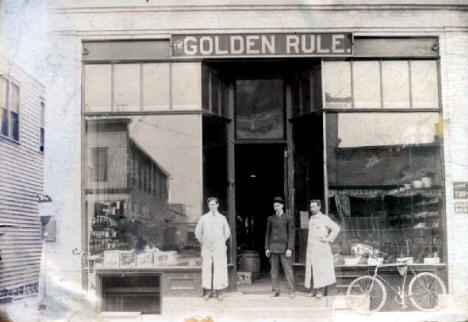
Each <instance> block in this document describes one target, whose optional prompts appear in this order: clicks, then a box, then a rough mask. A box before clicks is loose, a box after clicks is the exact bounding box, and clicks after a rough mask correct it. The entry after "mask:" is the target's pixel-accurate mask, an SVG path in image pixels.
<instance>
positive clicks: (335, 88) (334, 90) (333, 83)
mask: <svg viewBox="0 0 468 322" xmlns="http://www.w3.org/2000/svg"><path fill="white" fill-rule="evenodd" d="M323 82H324V87H325V107H329V108H341V107H351V106H352V97H351V65H350V63H349V62H342V61H325V62H323Z"/></svg>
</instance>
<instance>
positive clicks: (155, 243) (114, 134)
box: [85, 115, 202, 267]
mask: <svg viewBox="0 0 468 322" xmlns="http://www.w3.org/2000/svg"><path fill="white" fill-rule="evenodd" d="M85 148H86V160H87V161H86V165H87V169H88V171H87V175H86V184H85V196H86V205H87V207H86V209H87V216H88V231H89V252H90V254H92V255H97V256H103V259H104V264H103V265H104V266H109V265H110V266H112V265H114V264H115V263H114V264H111V263H112V256H114V257H116V258H114V262H115V260H116V261H117V263H118V264H115V265H120V267H122V265H123V267H145V266H149V267H158V266H163V265H199V264H200V262H199V245H198V243H197V242H196V240H195V237H194V234H193V229H194V226H195V224H196V222H197V220H198V218H199V216H200V213H201V209H202V207H201V200H200V199H201V198H200V196H201V191H200V189H201V188H200V187H201V186H202V184H201V151H202V149H201V122H200V116H198V115H183V116H181V115H165V116H139V117H137V116H135V117H127V118H110V119H109V118H107V119H104V118H88V119H87V120H86V136H85ZM196 173H198V174H199V175H196ZM106 256H107V257H106Z"/></svg>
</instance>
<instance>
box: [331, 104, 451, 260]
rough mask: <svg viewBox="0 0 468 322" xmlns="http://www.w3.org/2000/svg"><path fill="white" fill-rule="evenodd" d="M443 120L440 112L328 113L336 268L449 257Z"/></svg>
mask: <svg viewBox="0 0 468 322" xmlns="http://www.w3.org/2000/svg"><path fill="white" fill-rule="evenodd" d="M441 122H442V121H441V117H440V114H439V113H436V112H433V113H328V114H327V115H326V142H327V147H326V157H327V179H328V203H329V214H330V216H333V217H334V219H335V220H336V221H337V222H338V223H340V226H341V229H342V231H341V233H340V235H339V238H338V239H337V241H336V242H335V246H336V247H337V249H336V263H337V264H351V263H353V264H356V263H360V264H363V263H367V262H368V261H369V258H371V259H370V261H372V260H373V259H374V258H382V259H384V258H385V259H386V260H388V261H390V262H391V261H395V260H396V259H397V258H402V257H408V258H410V261H412V262H413V263H419V264H429V263H439V262H440V261H441V260H442V259H443V258H445V254H443V247H442V245H443V243H442V239H443V229H442V226H443V223H444V215H443V176H442V173H443V171H442V159H441V155H442V150H441V149H442V145H441V143H442V136H441V131H440V129H441Z"/></svg>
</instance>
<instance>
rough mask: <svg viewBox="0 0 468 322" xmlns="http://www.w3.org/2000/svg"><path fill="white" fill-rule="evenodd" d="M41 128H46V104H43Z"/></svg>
mask: <svg viewBox="0 0 468 322" xmlns="http://www.w3.org/2000/svg"><path fill="white" fill-rule="evenodd" d="M41 127H45V104H44V102H41Z"/></svg>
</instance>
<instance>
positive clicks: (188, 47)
mask: <svg viewBox="0 0 468 322" xmlns="http://www.w3.org/2000/svg"><path fill="white" fill-rule="evenodd" d="M184 52H185V54H186V55H190V56H193V55H195V54H196V53H197V39H196V38H195V37H186V38H185V39H184Z"/></svg>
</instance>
